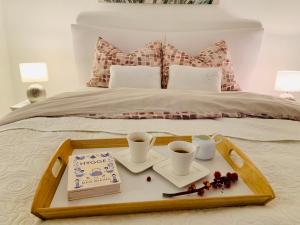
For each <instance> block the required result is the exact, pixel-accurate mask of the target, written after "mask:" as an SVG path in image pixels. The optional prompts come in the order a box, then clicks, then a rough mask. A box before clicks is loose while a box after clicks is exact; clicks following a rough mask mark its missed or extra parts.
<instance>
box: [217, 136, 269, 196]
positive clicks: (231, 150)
mask: <svg viewBox="0 0 300 225" xmlns="http://www.w3.org/2000/svg"><path fill="white" fill-rule="evenodd" d="M217 150H218V151H219V153H220V154H221V155H222V156H223V158H224V159H225V160H226V161H227V162H228V164H229V165H230V166H231V167H232V169H233V170H234V171H236V172H237V173H238V174H239V177H241V178H242V179H243V181H244V182H245V183H246V184H247V185H248V187H249V188H250V189H251V190H252V191H253V192H254V193H255V194H265V195H268V196H269V197H270V199H269V200H271V199H273V198H275V194H274V192H273V189H272V187H271V186H270V184H269V183H268V181H267V179H266V178H265V177H264V175H263V174H262V173H261V172H260V171H259V169H258V168H257V167H256V166H255V165H254V164H253V163H252V162H251V160H250V159H249V158H248V157H247V155H246V154H245V153H243V152H242V151H241V150H240V149H239V148H238V147H237V146H236V145H234V144H233V143H232V142H231V141H229V140H228V139H227V138H224V140H223V141H222V142H221V143H220V144H218V145H217Z"/></svg>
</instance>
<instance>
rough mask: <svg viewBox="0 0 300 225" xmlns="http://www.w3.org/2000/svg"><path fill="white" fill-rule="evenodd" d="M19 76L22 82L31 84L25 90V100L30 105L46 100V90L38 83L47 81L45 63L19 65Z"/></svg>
mask: <svg viewBox="0 0 300 225" xmlns="http://www.w3.org/2000/svg"><path fill="white" fill-rule="evenodd" d="M19 67H20V74H21V79H22V82H24V83H33V84H31V85H30V86H29V87H28V89H27V98H28V100H29V101H30V102H31V103H34V102H37V101H40V100H42V99H44V98H46V90H45V88H44V87H43V86H42V85H41V84H37V83H39V82H46V81H48V70H47V64H46V63H21V64H20V65H19Z"/></svg>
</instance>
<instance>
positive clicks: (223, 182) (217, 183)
mask: <svg viewBox="0 0 300 225" xmlns="http://www.w3.org/2000/svg"><path fill="white" fill-rule="evenodd" d="M238 179H239V176H238V174H237V173H235V172H233V173H230V172H228V173H227V174H226V176H222V174H221V173H220V172H219V171H216V172H215V173H214V180H213V181H212V182H209V181H208V180H204V181H203V185H204V186H202V187H200V188H197V187H196V184H191V185H190V186H189V187H188V190H187V191H181V192H177V193H169V194H168V193H163V197H165V198H171V197H175V196H180V195H187V194H192V193H197V194H198V195H199V196H203V195H204V193H205V191H208V190H209V189H211V188H214V189H218V188H223V187H225V188H230V187H231V184H232V183H236V182H237V181H238Z"/></svg>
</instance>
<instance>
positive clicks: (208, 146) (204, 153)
mask: <svg viewBox="0 0 300 225" xmlns="http://www.w3.org/2000/svg"><path fill="white" fill-rule="evenodd" d="M217 136H220V137H221V138H220V139H219V140H218V141H216V140H215V138H216V137H217ZM222 141H223V136H222V135H220V134H215V135H213V136H212V137H211V136H208V135H199V136H194V137H193V141H192V142H193V144H194V145H196V147H197V151H196V159H201V160H209V159H212V158H213V157H214V156H215V152H216V145H217V144H219V143H221V142H222Z"/></svg>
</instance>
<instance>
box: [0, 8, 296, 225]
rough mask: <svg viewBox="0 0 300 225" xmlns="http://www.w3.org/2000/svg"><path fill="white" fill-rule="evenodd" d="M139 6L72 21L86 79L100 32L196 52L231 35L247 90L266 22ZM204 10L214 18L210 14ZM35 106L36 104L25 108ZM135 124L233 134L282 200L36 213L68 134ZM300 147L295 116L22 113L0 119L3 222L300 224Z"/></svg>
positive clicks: (123, 43)
mask: <svg viewBox="0 0 300 225" xmlns="http://www.w3.org/2000/svg"><path fill="white" fill-rule="evenodd" d="M135 7H140V9H139V10H138V12H139V13H138V15H133V14H132V11H131V10H130V9H128V11H121V12H120V11H118V10H115V9H114V8H113V7H107V8H106V7H105V6H103V10H102V11H97V12H87V13H82V14H80V15H79V17H78V18H77V24H76V25H72V32H73V35H74V46H75V55H76V59H77V65H78V71H79V76H80V77H81V82H82V84H84V83H85V82H86V81H87V79H88V74H89V70H90V63H91V57H92V54H93V51H92V50H93V48H94V45H95V44H94V43H95V40H96V37H97V36H98V35H99V34H100V35H102V36H104V37H105V38H106V39H108V40H109V41H111V42H112V43H114V44H115V45H117V46H118V47H120V48H121V49H123V50H132V49H134V48H136V47H140V46H142V45H143V44H144V43H145V42H147V41H151V40H153V38H156V39H161V40H165V41H166V40H167V41H170V42H171V43H175V44H176V45H178V46H179V47H180V48H183V49H185V50H189V51H190V53H193V51H192V50H193V49H195V50H196V49H198V46H199V49H201V48H202V47H203V46H206V45H207V44H210V43H213V42H214V41H217V40H219V39H225V40H226V41H228V43H229V46H230V49H231V52H232V58H233V63H234V64H235V65H236V69H237V75H238V81H239V83H240V84H241V87H242V88H243V89H247V84H248V81H249V77H250V74H251V69H252V68H253V67H254V64H255V61H256V60H255V59H256V57H257V54H258V52H259V47H260V41H261V37H262V33H263V32H262V31H263V29H262V26H261V24H260V23H259V22H256V21H248V20H243V19H237V18H234V17H232V16H231V15H228V14H227V13H226V12H223V11H222V10H221V9H219V8H218V7H212V6H210V7H203V6H196V7H195V6H193V7H186V6H184V7H182V8H180V7H175V8H167V7H164V6H162V7H158V9H157V11H153V10H152V11H150V8H148V7H143V6H135ZM182 13H184V15H185V17H184V18H183V19H182V18H180V16H181V15H182ZM162 15H167V16H166V18H167V19H166V20H163V21H161V20H159V18H161V16H162ZM205 15H210V16H211V17H210V18H214V19H213V20H210V19H207V18H208V17H207V16H205ZM137 16H138V17H139V20H138V21H137V20H136V17H137ZM203 18H204V19H203ZM158 22H159V23H158ZM107 27H109V28H107ZM142 28H143V29H142ZM121 36H122V37H123V38H120V37H121ZM125 37H126V38H125ZM183 40H185V41H183ZM195 40H196V41H195ZM195 43H196V44H197V48H195V46H194V45H195ZM95 91H97V90H95ZM29 107H31V106H28V107H27V108H26V109H25V110H28V109H29ZM295 107H296V106H295ZM299 107H300V106H299ZM133 130H141V131H148V132H153V133H155V134H159V133H165V134H166V132H167V133H173V134H191V135H193V134H210V133H213V132H218V133H221V134H223V135H225V136H228V137H230V138H231V139H232V140H233V142H235V143H236V144H237V145H238V146H240V147H241V148H242V149H244V150H245V152H246V153H247V154H248V156H249V157H250V158H251V159H252V160H253V161H254V162H255V164H256V165H257V166H258V167H259V168H260V169H261V171H262V172H263V173H264V175H265V176H266V177H267V179H268V181H269V182H270V184H271V185H272V187H273V189H274V191H275V194H276V199H275V200H273V201H272V202H270V203H269V204H267V205H266V206H251V207H234V208H220V209H210V210H190V211H176V212H161V213H148V214H132V215H119V216H102V217H91V218H77V219H62V220H52V221H41V220H39V219H38V218H36V217H35V216H33V215H31V214H30V208H31V202H32V199H33V196H34V192H35V187H36V185H37V183H38V181H39V178H40V176H41V174H42V173H43V169H44V168H45V166H46V163H47V161H48V160H49V159H50V157H51V155H52V154H53V152H54V151H55V149H56V148H57V147H58V145H59V144H60V143H61V142H62V141H63V140H65V139H67V138H73V139H87V138H102V137H116V136H120V135H125V134H127V133H128V132H130V131H133ZM299 148H300V122H299V121H292V120H279V119H259V118H239V119H237V118H221V119H217V120H210V119H202V120H162V119H149V120H126V119H90V118H83V117H74V116H69V117H56V118H47V117H36V118H29V119H25V120H20V121H17V122H14V123H9V124H6V125H2V126H0V152H1V158H0V171H1V173H0V177H1V182H0V200H1V201H0V224H3V225H8V224H9V225H10V224H12V225H19V224H26V225H27V224H28V225H29V224H30V225H31V224H45V225H46V224H63V225H67V224H80V225H83V224H89V225H90V224H91V225H92V224H150V223H151V224H152V223H156V224H200V223H201V224H207V225H214V224H219V225H221V224H239V225H250V224H256V225H263V224H268V225H277V224H285V225H297V224H300V215H299V211H300V203H299V202H300V195H299V190H300V175H299V173H298V171H299V169H300V165H299V162H298V159H300V151H299Z"/></svg>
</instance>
